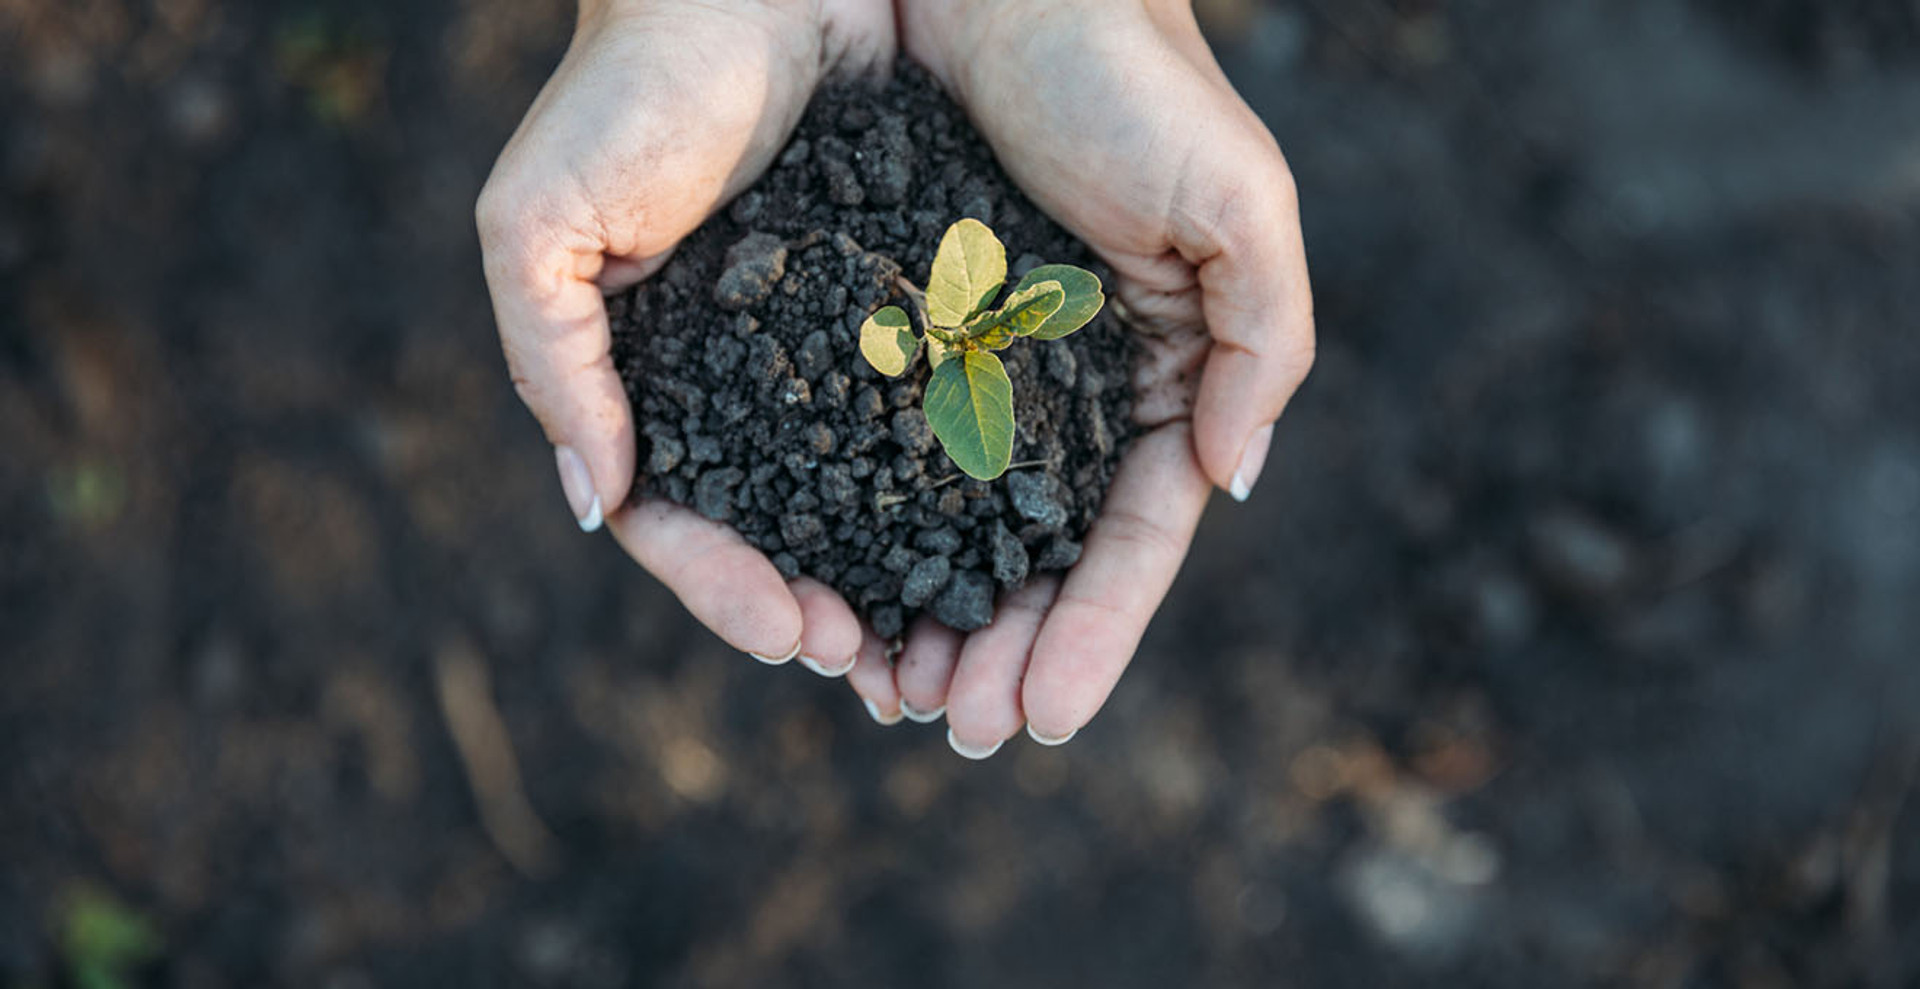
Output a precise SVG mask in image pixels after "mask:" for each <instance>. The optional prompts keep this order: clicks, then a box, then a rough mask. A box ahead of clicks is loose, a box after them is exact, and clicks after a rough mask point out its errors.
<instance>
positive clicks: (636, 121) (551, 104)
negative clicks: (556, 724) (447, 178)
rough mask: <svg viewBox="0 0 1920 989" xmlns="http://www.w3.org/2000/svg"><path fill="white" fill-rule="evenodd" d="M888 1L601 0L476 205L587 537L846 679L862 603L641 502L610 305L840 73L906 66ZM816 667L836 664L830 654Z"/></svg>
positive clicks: (712, 614)
mask: <svg viewBox="0 0 1920 989" xmlns="http://www.w3.org/2000/svg"><path fill="white" fill-rule="evenodd" d="M894 53H895V41H894V21H893V8H892V4H891V3H890V2H889V0H762V2H754V3H739V4H715V3H710V2H702V0H651V2H638V0H582V2H581V4H580V17H579V23H578V25H577V28H576V30H575V34H574V38H573V43H572V44H571V45H570V46H569V47H568V49H567V53H566V57H565V58H564V59H563V60H562V61H561V63H560V66H559V68H558V69H556V70H555V72H554V74H553V78H552V79H550V80H548V82H547V84H546V86H545V87H544V88H543V89H542V90H541V92H540V95H539V96H538V97H537V98H536V99H535V100H534V104H533V107H532V109H530V110H529V111H528V113H527V116H526V119H525V120H523V121H522V122H521V124H520V127H519V129H518V130H517V131H515V133H514V135H513V138H512V139H511V140H510V141H509V142H508V143H507V147H506V149H505V150H504V151H503V152H502V153H501V155H500V160H499V163H498V164H497V165H495V167H494V170H493V174H492V175H491V176H490V177H489V178H488V180H487V184H486V188H485V189H484V190H483V191H482V192H481V195H480V202H479V205H478V207H477V209H476V214H477V220H478V224H479V229H480V242H481V248H482V251H483V253H484V256H485V261H486V273H487V284H488V288H489V289H490V291H491V293H492V296H493V305H494V314H495V316H496V318H497V320H498V322H499V326H500V338H501V343H502V344H503V346H504V347H505V349H506V354H507V363H508V366H509V368H510V370H511V372H512V375H513V382H514V386H515V388H517V389H518V391H519V393H520V397H521V399H522V400H523V401H525V402H526V404H527V407H528V408H529V409H531V410H532V411H533V414H534V416H535V417H536V418H537V419H539V421H540V424H541V426H542V427H543V428H544V429H545V431H546V434H547V439H548V440H549V441H550V442H552V443H553V445H554V448H555V458H556V460H557V462H558V466H559V470H560V478H561V485H562V487H563V489H564V491H565V494H566V497H567V502H568V504H569V506H570V507H571V508H572V510H573V513H574V516H575V518H576V519H578V520H579V522H580V526H581V528H583V529H586V530H588V531H592V530H594V529H597V528H599V526H600V525H601V523H602V521H603V518H604V520H605V521H606V522H608V523H609V524H610V526H611V528H612V530H613V533H614V535H615V537H616V538H617V539H619V541H620V543H621V544H622V545H623V546H624V547H626V549H627V551H628V552H629V553H630V554H632V555H633V557H634V559H636V560H637V561H639V563H640V565H641V566H643V567H645V568H646V569H647V570H649V571H651V572H652V573H653V574H654V575H655V576H657V577H658V578H660V580H661V581H662V582H663V583H665V584H666V585H667V587H668V588H669V589H671V590H672V591H673V592H674V594H675V595H677V596H678V597H679V598H680V600H681V602H682V603H683V604H685V605H686V607H687V610H688V611H690V612H692V613H693V615H694V616H695V617H696V618H698V619H699V620H700V621H702V622H703V623H705V624H706V625H707V627H708V628H711V629H712V630H713V631H714V632H715V633H716V634H718V635H719V636H720V637H721V638H722V639H724V640H726V641H727V642H728V643H730V644H731V645H733V646H734V647H735V648H738V649H741V650H743V651H746V652H749V653H753V654H754V655H755V656H756V657H757V658H760V659H762V660H763V661H766V662H785V661H786V660H787V659H790V658H792V657H794V656H795V655H800V656H801V657H802V658H803V659H805V660H806V661H807V662H808V665H810V666H812V667H813V668H814V669H816V670H818V671H821V672H825V673H829V674H834V673H840V672H845V670H846V669H847V668H848V667H849V666H851V665H852V663H853V660H854V657H855V654H856V651H858V650H861V649H863V648H864V649H865V651H866V652H867V653H868V654H870V655H872V657H873V659H872V660H871V661H870V662H869V663H868V664H867V665H869V666H881V665H884V661H883V659H882V657H881V655H880V645H879V643H878V641H877V640H875V639H873V637H872V635H871V633H864V634H863V633H862V630H861V627H860V623H859V621H858V620H857V619H856V618H855V617H854V615H853V612H852V610H851V609H849V608H848V607H847V605H846V603H845V602H844V601H842V600H841V599H840V597H839V596H838V595H836V594H834V593H833V592H831V591H829V590H827V589H826V588H825V587H824V586H822V585H820V584H819V583H817V582H814V581H810V580H800V581H795V582H793V583H792V584H791V585H790V584H788V583H787V582H785V581H783V580H782V579H781V577H780V574H779V572H778V571H777V570H775V569H774V567H773V564H772V563H770V562H769V561H768V560H767V558H766V557H765V556H764V555H763V554H761V553H760V552H759V551H758V550H756V549H753V548H752V547H750V546H748V545H747V544H746V542H745V541H743V540H742V539H741V538H740V536H739V535H738V534H737V533H735V532H734V531H733V530H732V529H729V528H727V527H725V526H723V525H719V524H717V523H714V522H710V521H708V520H706V519H704V518H702V517H700V516H699V515H697V514H695V513H693V512H691V511H689V510H687V509H684V508H681V507H679V506H675V505H672V504H670V503H667V502H663V501H658V500H645V501H641V502H640V503H639V504H637V505H634V506H631V507H626V506H627V498H628V494H629V489H630V487H631V484H632V480H633V475H634V457H635V448H634V430H633V417H632V411H631V409H630V408H629V406H628V404H627V396H626V393H625V391H624V390H623V389H622V387H621V382H620V377H619V375H618V374H617V373H616V372H615V370H614V366H613V361H612V356H611V351H612V337H611V335H610V332H609V329H608V324H607V311H606V305H605V302H604V295H603V293H611V292H616V291H619V290H621V289H624V288H626V287H628V286H631V285H632V284H634V283H635V282H637V281H639V280H640V279H642V278H644V277H646V276H647V275H649V274H651V273H652V272H653V271H655V270H657V269H658V268H659V267H660V265H661V264H662V263H664V262H665V260H666V258H667V255H668V254H669V253H670V252H671V251H672V250H673V247H674V245H675V244H677V243H678V242H679V241H680V239H681V238H682V237H685V236H686V235H687V234H689V233H691V232H692V231H693V230H694V228H695V227H697V226H699V225H700V223H701V222H702V221H704V220H705V219H706V218H707V216H708V214H710V213H711V212H712V211H713V210H714V209H715V208H716V207H718V206H719V205H720V204H722V203H724V202H726V201H727V200H728V199H730V198H732V196H733V195H734V194H736V193H738V192H740V191H741V190H743V189H745V188H746V187H747V186H748V185H749V184H751V183H752V182H753V180H754V179H756V178H757V177H759V175H760V173H761V172H762V171H764V170H765V168H766V166H767V164H768V163H769V162H770V161H771V160H772V158H773V156H774V155H775V154H776V153H777V152H778V151H779V149H780V146H781V144H782V143H784V141H785V140H786V137H787V134H788V133H789V132H790V131H791V130H792V129H793V126H794V124H795V123H796V122H797V121H798V120H799V118H800V114H801V111H802V110H804V109H805V107H806V103H807V100H808V99H809V98H810V97H811V96H812V95H813V90H814V88H815V86H816V85H817V84H818V83H819V82H820V81H821V80H822V79H823V78H824V77H825V76H826V75H827V74H828V73H829V72H831V71H834V70H836V69H842V68H844V69H859V68H861V67H864V66H876V65H888V64H891V62H892V60H893V58H894ZM816 657H817V658H816Z"/></svg>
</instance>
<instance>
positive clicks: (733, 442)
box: [609, 63, 1132, 637]
mask: <svg viewBox="0 0 1920 989" xmlns="http://www.w3.org/2000/svg"><path fill="white" fill-rule="evenodd" d="M969 216H970V217H974V218H976V219H978V220H981V221H982V222H984V223H986V224H988V225H989V226H991V227H992V228H993V229H994V232H995V233H996V234H998V235H999V237H1000V239H1001V240H1002V242H1004V243H1005V244H1006V245H1007V255H1008V259H1009V269H1010V270H1009V276H1008V284H1009V285H1011V284H1012V283H1013V282H1014V281H1017V280H1018V279H1019V277H1020V276H1021V275H1022V274H1024V273H1025V272H1026V271H1027V270H1029V269H1031V268H1033V267H1035V266H1037V265H1040V264H1043V263H1055V262H1060V263H1068V264H1078V265H1082V266H1084V267H1087V268H1090V269H1092V270H1093V271H1094V272H1095V273H1096V274H1099V275H1100V276H1101V278H1102V281H1103V282H1109V283H1110V281H1111V280H1110V278H1109V277H1108V272H1107V270H1106V269H1105V267H1104V266H1102V265H1100V264H1098V263H1097V262H1096V261H1095V260H1094V258H1093V256H1092V254H1091V252H1090V251H1088V249H1087V248H1086V247H1085V245H1083V244H1081V243H1080V242H1079V241H1077V240H1075V239H1074V238H1073V237H1071V236H1070V235H1068V234H1067V233H1066V232H1064V231H1063V230H1061V229H1060V228H1059V227H1058V226H1057V225H1055V224H1054V223H1053V222H1052V221H1051V220H1049V219H1048V218H1047V217H1046V216H1045V215H1044V214H1042V213H1041V212H1040V211H1039V210H1038V209H1037V208H1036V207H1034V206H1033V204H1031V203H1029V202H1028V201H1027V199H1026V198H1025V197H1024V196H1022V195H1021V194H1020V192H1019V191H1018V190H1016V189H1015V188H1014V186H1013V184H1012V183H1011V182H1010V181H1009V180H1008V179H1007V177H1006V175H1005V174H1004V173H1003V172H1002V171H1001V170H1000V167H999V165H998V164H997V163H996V162H995V161H994V160H993V157H992V154H991V153H990V152H989V150H988V149H987V146H986V144H985V142H984V141H983V140H982V139H981V138H980V137H979V135H978V134H976V133H975V132H974V130H973V128H972V126H971V125H970V124H968V122H967V120H966V117H965V116H964V114H962V113H961V111H960V110H959V108H958V107H956V106H954V105H953V103H952V102H951V101H949V100H948V99H947V98H946V96H945V95H944V94H942V93H941V92H940V90H939V89H938V88H937V86H936V85H935V84H934V82H933V80H932V79H931V78H930V77H929V76H928V75H927V73H926V72H925V71H923V70H921V69H920V68H918V67H917V66H914V65H911V64H910V63H902V64H901V65H900V66H899V67H898V69H897V71H896V72H895V73H894V75H893V78H892V79H891V80H890V81H889V82H888V83H887V84H886V85H885V87H884V88H879V89H876V88H874V86H873V85H871V84H860V83H842V84H838V85H836V86H832V87H828V88H825V89H823V90H822V91H821V92H820V93H819V94H818V95H817V96H816V97H815V98H814V101H813V103H812V105H811V106H810V107H809V108H808V110H807V112H806V115H805V116H804V118H803V119H802V120H801V122H800V125H799V127H798V129H797V130H796V131H795V133H794V136H793V137H792V139H791V140H790V142H789V144H788V146H787V147H786V149H785V150H784V151H783V152H782V153H781V154H780V156H779V157H778V159H777V160H776V162H775V164H774V165H773V167H772V168H771V169H769V171H768V172H767V174H766V175H765V176H764V177H762V178H761V180H760V181H759V182H758V183H757V184H755V185H754V186H753V187H752V188H751V189H749V190H748V191H746V192H745V193H743V194H742V195H741V196H740V197H739V198H737V199H736V200H734V202H733V203H732V204H731V205H730V206H729V207H728V208H726V209H724V210H722V211H720V212H719V213H717V214H716V215H715V216H714V217H712V218H711V219H709V220H708V221H707V222H706V224H705V225H703V226H702V227H701V228H700V229H699V230H697V231H695V232H694V233H693V234H692V235H691V236H689V237H688V238H687V239H686V240H685V241H684V242H683V243H682V244H681V245H680V248H679V250H678V251H677V252H676V253H675V254H674V257H673V259H672V260H671V261H670V262H668V264H667V265H666V266H665V267H664V268H663V269H662V270H661V271H660V272H659V273H658V274H657V275H656V276H655V277H654V278H652V279H651V280H649V281H647V282H646V283H644V284H642V285H640V286H638V287H636V288H635V289H633V290H632V291H630V292H628V293H625V294H624V295H622V296H620V297H618V298H615V299H612V300H610V301H609V310H610V315H611V317H612V324H613V338H614V360H615V362H616V364H617V365H618V366H619V368H620V372H621V376H622V378H623V379H624V380H625V382H626V387H627V394H628V396H629V398H631V399H632V401H633V408H634V417H635V426H636V429H637V431H638V436H639V457H640V468H639V470H640V475H641V476H640V485H639V491H640V492H641V494H642V496H648V495H664V496H665V497H667V498H670V499H672V500H673V501H676V502H678V503H680V504H683V505H688V506H690V507H692V508H693V509H694V510H695V511H698V512H699V513H700V514H702V515H704V516H706V517H707V518H710V519H713V520H715V521H719V522H725V523H727V524H729V525H732V526H733V527H734V528H735V529H737V530H739V531H740V533H741V534H742V535H743V536H745V537H746V539H747V541H748V542H749V543H751V544H753V545H754V546H756V547H758V548H759V549H761V550H762V551H764V552H766V553H767V554H768V556H769V557H771V558H772V560H773V563H774V565H775V566H776V567H778V568H779V570H780V572H781V573H782V574H783V575H785V576H786V577H788V578H789V579H791V578H794V577H799V576H802V575H804V576H809V577H813V578H816V579H818V580H820V581H822V582H824V583H825V584H827V585H828V586H831V587H833V588H834V589H835V590H837V591H839V592H840V594H841V595H842V596H844V597H845V598H846V599H847V601H848V602H849V603H850V604H852V605H853V606H854V608H855V609H856V610H857V611H859V612H860V613H861V614H862V615H864V616H865V617H866V618H868V620H869V621H871V623H872V624H873V627H874V629H875V631H877V632H878V633H880V634H881V635H882V636H886V637H892V636H895V635H898V634H900V632H901V631H902V629H904V628H905V626H906V624H907V623H908V622H909V621H911V620H912V619H913V618H914V617H915V616H916V615H918V614H920V613H923V612H924V613H926V614H930V615H932V616H933V617H934V618H936V619H937V620H939V621H940V622H942V623H944V624H946V625H948V626H950V627H952V628H956V629H960V630H962V631H968V630H972V629H976V628H979V627H981V626H983V625H986V624H987V623H988V622H990V621H991V620H992V617H993V601H994V595H995V591H996V589H1000V590H1008V589H1012V588H1016V587H1019V586H1021V585H1022V584H1024V583H1025V582H1026V581H1028V580H1029V579H1031V578H1032V577H1033V576H1035V575H1037V574H1040V573H1044V572H1047V571H1055V570H1062V569H1065V568H1067V567H1070V566H1072V565H1073V564H1074V562H1076V561H1077V560H1078V559H1079V557H1080V546H1081V542H1082V540H1083V539H1084V538H1085V535H1086V531H1087V527H1088V526H1089V525H1090V524H1091V522H1092V520H1093V518H1094V516H1095V514H1096V513H1097V512H1098V511H1099V508H1100V499H1101V496H1102V495H1103V494H1104V492H1105V491H1106V488H1107V483H1108V482H1109V481H1110V480H1111V479H1112V477H1113V471H1114V467H1115V464H1116V463H1117V461H1118V460H1119V457H1120V454H1121V452H1122V450H1123V448H1124V447H1125V445H1126V443H1127V441H1128V439H1129V438H1130V436H1131V430H1132V427H1131V425H1130V417H1129V412H1130V398H1131V393H1130V388H1129V375H1128V369H1129V363H1130V359H1131V355H1132V344H1131V341H1130V340H1129V339H1128V337H1127V336H1126V335H1125V333H1124V331H1123V330H1122V328H1121V327H1120V326H1119V324H1118V322H1117V320H1116V319H1115V318H1114V317H1113V315H1112V313H1111V311H1110V310H1106V311H1102V313H1101V314H1100V315H1099V316H1098V317H1097V318H1096V319H1094V321H1093V322H1092V323H1090V324H1088V325H1087V327H1086V328H1085V329H1083V330H1081V331H1080V332H1079V333H1076V334H1074V335H1073V336H1071V337H1068V338H1066V339H1064V340H1059V341H1052V342H1044V343H1040V342H1034V341H1020V342H1017V343H1015V344H1014V346H1012V347H1011V348H1009V349H1007V350H1005V351H1002V352H1001V354H1000V356H1001V358H1002V359H1003V360H1004V361H1005V362H1006V366H1007V373H1008V374H1009V375H1010V376H1011V377H1012V379H1013V398H1014V412H1015V417H1016V419H1017V420H1018V426H1017V431H1016V435H1015V441H1014V451H1013V462H1014V465H1015V469H1012V470H1010V471H1009V472H1008V473H1007V474H1005V475H1004V476H1002V477H1000V478H999V479H997V480H995V481H992V482H980V481H975V480H973V479H971V478H969V477H967V476H965V475H963V474H961V472H960V470H959V468H957V467H955V466H954V464H953V462H952V461H950V460H948V459H947V457H946V454H945V453H944V452H942V451H941V449H940V447H939V444H938V442H937V441H936V440H935V439H934V436H933V431H932V429H931V428H929V426H928V425H927V421H926V417H925V416H924V415H923V414H922V412H921V410H920V399H921V392H922V389H923V388H924V387H925V384H926V379H927V374H928V371H927V365H926V361H925V359H924V358H922V359H920V360H917V361H916V362H915V364H914V367H913V368H912V369H911V370H909V371H908V373H907V374H906V375H905V376H903V377H901V378H899V379H891V380H890V379H887V378H885V377H882V376H881V375H880V374H878V373H877V372H875V371H874V370H873V369H872V368H870V367H868V366H867V364H866V362H865V361H864V360H863V359H861V357H860V354H859V347H858V343H859V330H860V324H861V323H862V322H863V321H864V320H865V319H866V317H867V315H868V314H869V313H871V312H873V311H874V310H875V309H877V308H879V307H880V306H882V305H886V304H889V303H891V304H895V305H902V306H907V305H910V303H908V302H907V301H906V298H905V295H904V293H902V292H901V290H900V288H899V286H898V283H897V276H900V275H904V276H905V277H906V278H908V279H910V280H912V282H913V283H914V284H915V285H925V284H926V278H927V272H928V269H929V268H930V267H931V265H932V263H933V253H934V250H935V248H936V247H937V246H938V244H939V242H940V236H941V234H942V233H943V232H944V231H945V230H946V228H947V226H948V225H949V224H952V223H953V222H955V221H957V220H959V219H960V218H962V217H969ZM1023 465H1025V466H1023Z"/></svg>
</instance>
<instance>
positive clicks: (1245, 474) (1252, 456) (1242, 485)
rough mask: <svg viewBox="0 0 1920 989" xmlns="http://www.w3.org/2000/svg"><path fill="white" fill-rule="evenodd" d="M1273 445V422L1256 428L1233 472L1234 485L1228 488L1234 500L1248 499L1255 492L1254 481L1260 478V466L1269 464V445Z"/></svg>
mask: <svg viewBox="0 0 1920 989" xmlns="http://www.w3.org/2000/svg"><path fill="white" fill-rule="evenodd" d="M1271 445H1273V423H1267V424H1266V425H1264V426H1261V427H1260V428H1259V429H1256V430H1254V431H1253V435H1252V436H1251V437H1249V438H1248V439H1247V449H1246V451H1245V452H1243V453H1241V454H1240V467H1239V469H1238V470H1235V471H1234V472H1233V486H1232V487H1231V488H1228V489H1227V493H1228V494H1230V495H1233V500H1234V501H1246V500H1247V496H1248V495H1250V494H1252V493H1253V483H1254V482H1255V481H1258V480H1260V468H1262V467H1265V466H1266V465H1267V447H1269V446H1271Z"/></svg>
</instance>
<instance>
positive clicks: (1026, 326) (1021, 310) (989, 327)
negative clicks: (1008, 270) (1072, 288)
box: [969, 281, 1067, 350]
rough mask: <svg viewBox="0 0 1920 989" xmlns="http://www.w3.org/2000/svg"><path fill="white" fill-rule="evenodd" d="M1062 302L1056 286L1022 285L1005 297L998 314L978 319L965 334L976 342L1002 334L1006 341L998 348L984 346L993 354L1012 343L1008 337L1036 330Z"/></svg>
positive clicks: (1060, 290)
mask: <svg viewBox="0 0 1920 989" xmlns="http://www.w3.org/2000/svg"><path fill="white" fill-rule="evenodd" d="M1066 301H1067V293H1066V290H1065V289H1063V288H1061V287H1060V283H1059V282H1050V281H1043V282H1034V283H1033V284H1030V285H1022V286H1021V287H1020V288H1019V289H1018V290H1017V291H1015V292H1014V293H1013V294H1012V295H1011V296H1008V297H1007V304H1006V305H1004V306H1001V307H1000V311H999V312H995V313H991V314H989V315H986V316H982V317H980V318H979V319H978V320H976V321H975V322H974V325H973V327H972V328H971V329H970V331H969V332H971V333H973V334H974V336H975V337H976V338H980V337H983V336H985V335H987V334H989V333H994V334H1001V333H1004V334H1006V335H1007V336H1008V337H1009V339H1008V340H1007V342H1006V343H1001V344H1000V345H999V346H993V345H992V344H988V346H993V349H994V350H1000V349H1002V348H1004V347H1005V346H1006V345H1007V343H1011V342H1012V340H1011V337H1013V336H1015V335H1018V336H1023V337H1024V336H1028V335H1030V334H1032V333H1033V331H1034V330H1036V329H1039V328H1040V326H1041V325H1042V324H1044V323H1045V322H1046V321H1047V319H1048V318H1049V317H1051V316H1052V315H1053V314H1054V313H1056V312H1059V311H1060V307H1061V306H1062V305H1065V304H1066Z"/></svg>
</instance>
